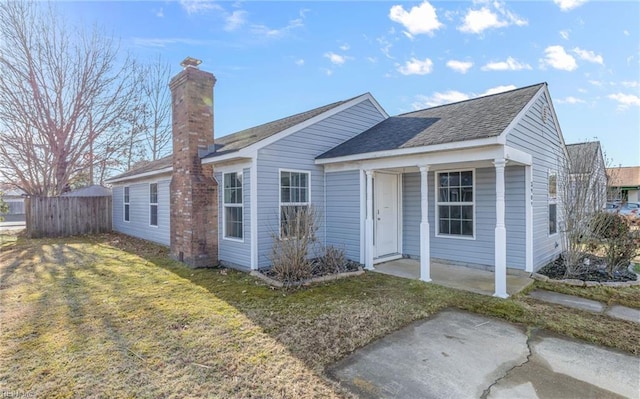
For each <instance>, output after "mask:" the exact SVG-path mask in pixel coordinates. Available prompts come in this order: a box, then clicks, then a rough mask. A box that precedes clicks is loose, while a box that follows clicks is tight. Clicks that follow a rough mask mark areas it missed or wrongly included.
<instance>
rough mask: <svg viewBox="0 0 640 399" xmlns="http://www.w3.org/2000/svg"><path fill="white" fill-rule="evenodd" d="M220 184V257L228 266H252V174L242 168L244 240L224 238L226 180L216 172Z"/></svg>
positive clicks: (247, 169)
mask: <svg viewBox="0 0 640 399" xmlns="http://www.w3.org/2000/svg"><path fill="white" fill-rule="evenodd" d="M215 177H216V180H217V181H218V182H219V186H218V188H219V189H218V215H219V217H218V259H219V260H220V262H222V263H223V264H225V263H226V264H227V266H240V267H241V268H251V192H250V190H251V174H250V173H249V168H245V169H243V170H242V237H243V242H240V241H237V240H230V239H225V238H224V226H223V225H222V223H223V218H224V216H223V215H224V208H223V206H224V205H223V201H222V199H223V195H224V182H223V180H222V173H221V172H218V173H215Z"/></svg>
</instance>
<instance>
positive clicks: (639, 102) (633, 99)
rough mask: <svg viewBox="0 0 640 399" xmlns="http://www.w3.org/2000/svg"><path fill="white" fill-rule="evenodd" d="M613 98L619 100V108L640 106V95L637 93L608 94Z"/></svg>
mask: <svg viewBox="0 0 640 399" xmlns="http://www.w3.org/2000/svg"><path fill="white" fill-rule="evenodd" d="M607 97H608V98H610V99H611V100H614V101H617V102H618V108H619V109H627V108H629V107H630V106H638V107H640V97H638V96H636V95H635V94H624V93H615V94H609V95H608V96H607Z"/></svg>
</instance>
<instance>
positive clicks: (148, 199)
mask: <svg viewBox="0 0 640 399" xmlns="http://www.w3.org/2000/svg"><path fill="white" fill-rule="evenodd" d="M186 61H187V60H185V63H184V64H185V65H183V66H185V69H184V70H183V71H182V72H180V73H179V74H178V75H177V76H175V77H174V78H173V79H172V80H171V83H170V88H171V92H172V104H173V106H174V109H173V149H174V152H173V155H172V156H170V157H167V158H163V159H161V160H158V161H154V162H151V163H149V164H146V165H144V166H143V167H141V168H138V169H135V170H131V171H128V172H126V173H123V174H121V175H119V176H116V177H114V178H112V179H110V180H109V183H111V184H112V185H113V198H114V201H113V204H114V205H113V226H114V229H115V230H117V231H120V232H123V233H126V234H130V235H133V236H137V237H142V238H145V239H148V240H152V241H155V242H158V243H161V244H164V245H168V246H169V247H170V252H171V254H172V257H174V258H175V259H179V260H181V261H184V262H185V263H188V264H190V265H192V266H194V267H198V266H212V265H216V264H218V263H220V264H223V265H226V266H229V267H234V268H238V269H242V270H251V269H258V268H262V267H268V266H269V264H270V262H269V258H268V254H269V251H270V249H271V246H272V242H273V241H272V240H273V238H272V237H273V235H276V236H278V235H282V234H283V232H284V234H286V231H287V230H286V225H287V220H285V219H286V214H287V211H289V210H291V209H301V208H305V207H309V206H314V207H315V208H316V209H317V210H318V212H319V214H320V215H321V223H320V224H321V225H320V226H319V230H318V236H319V237H320V240H321V241H322V243H323V244H326V245H335V246H339V247H343V248H344V249H345V251H346V255H347V257H348V258H349V259H352V260H355V261H359V262H360V263H362V264H364V265H365V267H366V268H367V269H373V268H374V265H375V264H376V263H379V262H384V261H388V260H393V259H397V258H400V257H412V258H416V259H420V273H421V279H422V280H424V281H430V262H431V261H440V262H445V263H448V264H454V265H455V264H462V265H470V266H476V267H482V268H491V269H495V271H496V273H495V275H496V287H495V295H496V296H500V297H506V296H507V293H506V269H507V267H509V268H513V269H520V270H525V271H529V272H532V271H534V270H537V269H538V268H540V267H542V266H543V265H544V264H546V263H547V262H549V261H550V260H552V259H553V258H555V257H556V256H557V255H558V254H559V253H560V251H561V248H560V242H561V240H560V237H559V229H558V222H559V221H558V215H560V213H559V212H558V197H557V192H558V190H557V180H556V176H557V174H558V172H559V168H560V163H561V162H563V160H565V159H566V158H565V157H566V149H565V145H564V142H563V138H562V133H561V131H560V127H559V125H558V121H557V117H556V114H555V111H554V109H553V105H552V102H551V97H550V95H549V91H548V89H547V85H546V84H545V83H542V84H537V85H533V86H528V87H524V88H520V89H516V90H512V91H508V92H504V93H500V94H494V95H490V96H485V97H480V98H476V99H471V100H467V101H463V102H459V103H454V104H448V105H443V106H439V107H434V108H429V109H425V110H421V111H416V112H411V113H407V114H402V115H399V116H395V117H390V116H389V115H387V113H386V112H385V111H384V110H383V109H382V107H381V106H380V105H379V104H378V102H377V101H376V100H375V98H373V96H372V95H371V94H369V93H366V94H363V95H360V96H357V97H354V98H351V99H348V100H344V101H339V102H336V103H332V104H329V105H326V106H323V107H320V108H316V109H313V110H310V111H307V112H303V113H300V114H296V115H293V116H290V117H287V118H283V119H279V120H277V121H274V122H270V123H267V124H264V125H260V126H257V127H254V128H251V129H247V130H244V131H241V132H238V133H235V134H231V135H228V136H224V137H220V138H216V139H215V140H214V138H213V135H212V131H213V110H212V104H213V86H214V84H215V78H214V77H213V75H211V74H210V73H207V72H204V71H201V70H199V69H197V68H196V67H195V65H193V64H191V65H189V64H188V63H186ZM285 238H286V237H285Z"/></svg>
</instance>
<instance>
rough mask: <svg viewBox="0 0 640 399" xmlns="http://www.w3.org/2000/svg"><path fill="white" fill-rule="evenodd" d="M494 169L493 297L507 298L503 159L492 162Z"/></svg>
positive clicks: (504, 162) (504, 163)
mask: <svg viewBox="0 0 640 399" xmlns="http://www.w3.org/2000/svg"><path fill="white" fill-rule="evenodd" d="M493 164H494V166H495V168H496V230H495V263H496V265H495V272H494V274H495V293H494V294H493V296H496V297H499V298H507V297H508V296H509V295H508V294H507V229H506V227H505V224H504V215H505V203H504V192H505V188H504V167H505V165H506V164H507V162H506V160H505V159H504V158H497V159H495V160H494V162H493Z"/></svg>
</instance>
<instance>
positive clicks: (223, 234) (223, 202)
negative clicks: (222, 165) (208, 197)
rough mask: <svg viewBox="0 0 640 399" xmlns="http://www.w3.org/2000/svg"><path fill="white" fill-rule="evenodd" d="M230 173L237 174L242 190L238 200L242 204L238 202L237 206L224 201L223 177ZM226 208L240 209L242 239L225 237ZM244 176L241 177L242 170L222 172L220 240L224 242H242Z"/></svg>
mask: <svg viewBox="0 0 640 399" xmlns="http://www.w3.org/2000/svg"><path fill="white" fill-rule="evenodd" d="M232 173H235V174H237V175H238V176H240V184H241V186H240V188H241V189H242V196H241V198H240V200H241V201H242V202H240V203H239V204H227V203H226V202H225V201H224V177H225V175H230V174H232ZM226 207H230V208H242V238H238V237H228V236H227V212H226V210H225V208H226ZM244 235H245V234H244V175H243V170H242V169H240V170H234V171H228V172H223V173H222V239H223V240H226V241H235V242H244Z"/></svg>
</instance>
